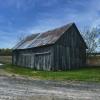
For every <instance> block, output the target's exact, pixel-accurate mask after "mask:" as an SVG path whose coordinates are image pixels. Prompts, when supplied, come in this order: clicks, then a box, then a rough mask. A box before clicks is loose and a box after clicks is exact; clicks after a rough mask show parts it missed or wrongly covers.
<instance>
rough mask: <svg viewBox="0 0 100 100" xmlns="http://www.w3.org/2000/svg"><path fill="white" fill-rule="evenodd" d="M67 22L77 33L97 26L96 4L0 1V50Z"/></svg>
mask: <svg viewBox="0 0 100 100" xmlns="http://www.w3.org/2000/svg"><path fill="white" fill-rule="evenodd" d="M70 22H75V23H76V25H77V27H78V29H79V30H80V32H82V31H83V30H84V29H85V28H87V29H88V28H89V29H91V28H93V27H97V26H100V0H0V48H12V47H13V46H14V45H15V44H16V42H17V41H18V39H19V38H20V37H23V36H26V35H29V34H32V33H39V32H44V31H47V30H50V29H54V28H56V27H60V26H62V25H65V24H68V23H70Z"/></svg>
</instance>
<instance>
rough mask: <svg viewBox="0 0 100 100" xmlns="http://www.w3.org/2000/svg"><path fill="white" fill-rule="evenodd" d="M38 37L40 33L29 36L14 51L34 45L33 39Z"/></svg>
mask: <svg viewBox="0 0 100 100" xmlns="http://www.w3.org/2000/svg"><path fill="white" fill-rule="evenodd" d="M38 35H39V33H38V34H32V35H30V36H27V37H26V38H25V39H23V40H22V41H20V42H19V43H17V44H16V45H15V47H13V49H26V48H27V47H28V46H29V45H30V44H31V43H32V41H33V39H34V38H35V37H36V36H38Z"/></svg>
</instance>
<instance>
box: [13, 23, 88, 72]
mask: <svg viewBox="0 0 100 100" xmlns="http://www.w3.org/2000/svg"><path fill="white" fill-rule="evenodd" d="M86 48H87V46H86V43H85V42H84V40H83V38H82V36H81V35H80V32H79V31H78V29H77V27H76V25H75V24H74V23H70V24H67V25H65V26H62V27H60V28H56V29H54V30H50V31H47V32H44V33H40V34H32V35H31V36H28V37H26V38H25V39H24V40H22V41H20V42H19V43H18V44H17V45H16V46H15V47H14V48H13V57H12V61H13V64H15V65H19V66H24V67H29V68H33V69H36V70H48V71H50V70H53V71H55V70H70V69H77V68H80V67H83V66H85V64H86Z"/></svg>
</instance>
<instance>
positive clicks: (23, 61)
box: [13, 46, 53, 70]
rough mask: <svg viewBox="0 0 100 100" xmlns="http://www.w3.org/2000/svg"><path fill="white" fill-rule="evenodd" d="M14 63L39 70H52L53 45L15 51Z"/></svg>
mask: <svg viewBox="0 0 100 100" xmlns="http://www.w3.org/2000/svg"><path fill="white" fill-rule="evenodd" d="M13 64H16V65H19V66H24V67H29V68H33V69H37V70H51V69H52V68H51V66H53V49H52V47H51V46H48V47H41V48H34V49H27V50H17V51H13Z"/></svg>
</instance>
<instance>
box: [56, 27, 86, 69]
mask: <svg viewBox="0 0 100 100" xmlns="http://www.w3.org/2000/svg"><path fill="white" fill-rule="evenodd" d="M75 29H76V28H74V27H71V28H70V29H69V31H68V32H65V33H64V34H63V35H62V36H61V38H60V39H59V40H58V41H57V42H56V44H55V45H54V66H55V70H70V69H76V68H77V69H78V68H80V67H82V66H84V65H85V64H86V48H85V47H84V44H83V42H82V41H81V39H80V36H79V35H78V34H77V30H75Z"/></svg>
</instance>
